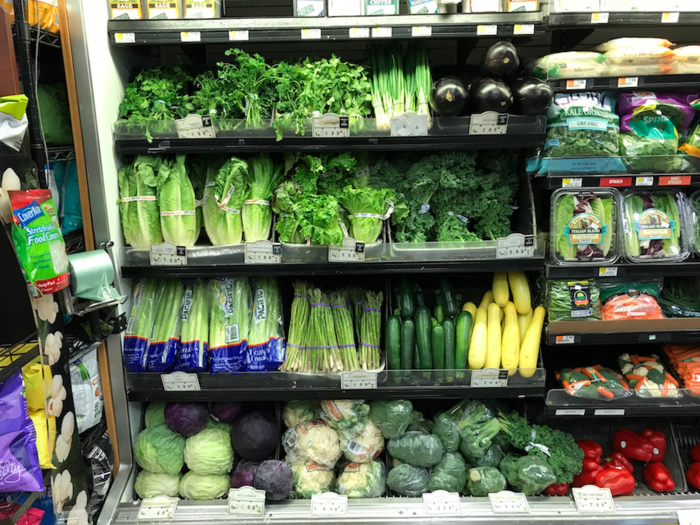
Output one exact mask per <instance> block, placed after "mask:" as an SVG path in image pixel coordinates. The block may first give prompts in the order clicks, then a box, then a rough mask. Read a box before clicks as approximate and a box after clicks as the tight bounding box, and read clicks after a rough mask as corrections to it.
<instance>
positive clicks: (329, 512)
mask: <svg viewBox="0 0 700 525" xmlns="http://www.w3.org/2000/svg"><path fill="white" fill-rule="evenodd" d="M347 512H348V497H347V495H345V494H336V493H335V492H324V493H323V494H313V495H312V496H311V515H312V516H345V514H347Z"/></svg>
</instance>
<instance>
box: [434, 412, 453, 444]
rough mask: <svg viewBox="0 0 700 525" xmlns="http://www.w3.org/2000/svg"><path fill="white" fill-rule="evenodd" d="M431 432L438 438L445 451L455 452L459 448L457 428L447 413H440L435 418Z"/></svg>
mask: <svg viewBox="0 0 700 525" xmlns="http://www.w3.org/2000/svg"><path fill="white" fill-rule="evenodd" d="M433 434H435V435H436V436H438V437H439V438H440V441H441V442H442V446H443V447H445V450H446V451H447V452H456V451H457V449H458V448H459V429H458V428H457V424H456V423H455V422H454V421H453V420H452V419H450V417H449V416H448V415H447V414H440V415H439V416H438V417H436V418H435V425H433Z"/></svg>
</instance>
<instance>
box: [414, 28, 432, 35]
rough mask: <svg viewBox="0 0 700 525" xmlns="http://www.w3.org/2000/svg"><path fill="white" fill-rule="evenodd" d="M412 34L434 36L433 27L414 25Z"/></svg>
mask: <svg viewBox="0 0 700 525" xmlns="http://www.w3.org/2000/svg"><path fill="white" fill-rule="evenodd" d="M411 36H413V37H423V36H424V37H429V36H433V28H432V27H430V26H413V27H412V28H411Z"/></svg>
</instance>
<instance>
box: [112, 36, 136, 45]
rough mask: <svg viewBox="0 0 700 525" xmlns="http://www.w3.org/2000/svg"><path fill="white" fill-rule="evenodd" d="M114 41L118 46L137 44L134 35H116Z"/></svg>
mask: <svg viewBox="0 0 700 525" xmlns="http://www.w3.org/2000/svg"><path fill="white" fill-rule="evenodd" d="M114 41H115V42H116V43H117V44H133V43H134V42H136V35H135V34H134V33H114Z"/></svg>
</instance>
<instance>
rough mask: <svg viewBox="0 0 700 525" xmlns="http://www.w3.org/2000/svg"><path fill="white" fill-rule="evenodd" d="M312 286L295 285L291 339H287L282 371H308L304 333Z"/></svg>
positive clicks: (307, 319) (304, 284)
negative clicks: (308, 295)
mask: <svg viewBox="0 0 700 525" xmlns="http://www.w3.org/2000/svg"><path fill="white" fill-rule="evenodd" d="M310 288H311V285H309V284H308V283H306V282H303V281H297V282H295V283H294V300H293V301H292V316H291V319H290V321H289V338H288V339H287V348H288V351H287V356H286V358H285V360H284V364H283V365H282V370H285V371H287V372H297V371H302V370H306V368H307V359H306V357H307V356H306V349H305V348H304V332H305V331H306V328H307V326H308V323H309V310H310V307H309V300H308V297H307V294H308V293H309V289H310Z"/></svg>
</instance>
